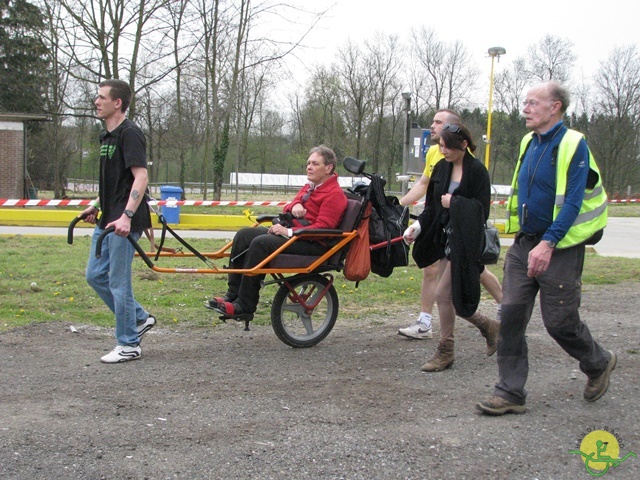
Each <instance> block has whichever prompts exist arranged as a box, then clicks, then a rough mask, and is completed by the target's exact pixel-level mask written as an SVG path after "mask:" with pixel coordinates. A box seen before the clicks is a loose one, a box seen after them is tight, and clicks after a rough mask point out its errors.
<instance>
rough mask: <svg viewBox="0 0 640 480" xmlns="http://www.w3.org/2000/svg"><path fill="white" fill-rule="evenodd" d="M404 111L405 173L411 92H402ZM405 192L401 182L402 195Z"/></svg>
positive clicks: (403, 147) (408, 146)
mask: <svg viewBox="0 0 640 480" xmlns="http://www.w3.org/2000/svg"><path fill="white" fill-rule="evenodd" d="M402 100H403V102H404V103H403V111H404V141H403V142H402V174H403V175H406V173H407V170H409V149H410V145H409V132H410V129H411V121H410V115H411V92H402ZM406 194H407V182H402V195H403V196H404V195H406Z"/></svg>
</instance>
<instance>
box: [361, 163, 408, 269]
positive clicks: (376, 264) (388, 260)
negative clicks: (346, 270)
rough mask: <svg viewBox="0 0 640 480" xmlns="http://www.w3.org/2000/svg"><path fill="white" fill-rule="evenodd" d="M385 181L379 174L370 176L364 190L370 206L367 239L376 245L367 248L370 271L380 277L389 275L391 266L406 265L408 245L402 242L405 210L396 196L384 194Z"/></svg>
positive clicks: (405, 222)
mask: <svg viewBox="0 0 640 480" xmlns="http://www.w3.org/2000/svg"><path fill="white" fill-rule="evenodd" d="M385 183H386V182H385V180H384V179H383V178H382V177H380V176H379V175H371V183H370V184H369V189H368V193H367V196H368V200H369V201H370V202H371V206H372V207H373V208H372V211H371V217H370V220H369V241H370V244H371V245H376V244H378V248H374V249H373V250H371V271H372V272H373V273H375V274H377V275H380V276H381V277H388V276H390V275H391V274H392V273H393V269H394V268H395V267H405V266H407V265H409V247H408V246H407V245H406V244H405V243H404V242H403V241H402V235H403V234H404V231H405V230H406V229H407V227H408V226H409V209H408V208H407V207H403V206H402V205H400V202H399V201H398V199H397V198H396V197H394V196H391V195H385V193H384V185H385ZM394 240H395V241H394ZM380 244H383V245H380Z"/></svg>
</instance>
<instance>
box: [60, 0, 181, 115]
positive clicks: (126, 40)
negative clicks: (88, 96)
mask: <svg viewBox="0 0 640 480" xmlns="http://www.w3.org/2000/svg"><path fill="white" fill-rule="evenodd" d="M58 1H59V2H60V6H61V7H62V10H63V11H64V15H61V16H60V21H61V23H63V24H64V28H62V29H61V30H60V34H61V35H63V36H64V37H65V40H64V41H62V42H61V48H62V49H63V53H64V55H66V56H68V57H69V58H70V59H71V64H72V66H73V69H72V70H71V72H70V73H72V74H73V75H76V76H77V77H78V78H80V79H82V80H84V81H87V82H91V83H95V82H96V81H98V80H100V79H102V78H122V77H125V78H126V79H127V81H128V82H129V84H130V85H131V88H132V89H133V90H134V91H137V90H141V89H142V88H144V87H145V86H147V85H151V84H154V83H157V82H159V81H161V80H162V79H163V78H164V77H166V76H167V75H168V74H170V73H171V71H172V70H173V67H172V66H170V65H169V66H167V65H166V59H167V57H170V55H171V53H172V52H171V50H170V49H165V48H164V45H165V42H163V41H162V40H163V39H164V38H165V35H166V29H165V28H163V27H161V25H160V24H159V22H158V17H159V15H161V13H162V12H164V11H165V10H163V8H164V5H165V4H166V3H167V2H168V0H139V1H138V2H128V1H126V0H58ZM65 46H66V47H65ZM143 72H144V73H143ZM138 84H140V85H138ZM135 115H136V106H135V96H134V99H133V101H132V104H131V106H130V107H129V116H130V117H131V118H134V117H135Z"/></svg>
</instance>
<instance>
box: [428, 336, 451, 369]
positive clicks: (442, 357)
mask: <svg viewBox="0 0 640 480" xmlns="http://www.w3.org/2000/svg"><path fill="white" fill-rule="evenodd" d="M454 359H455V357H454V355H453V340H445V341H444V342H442V341H441V342H440V343H438V348H437V349H436V353H435V355H434V356H433V357H431V360H429V361H428V362H427V363H425V364H424V365H422V368H421V370H422V371H423V372H441V371H442V370H445V369H447V368H449V367H450V366H451V365H452V364H453V361H454Z"/></svg>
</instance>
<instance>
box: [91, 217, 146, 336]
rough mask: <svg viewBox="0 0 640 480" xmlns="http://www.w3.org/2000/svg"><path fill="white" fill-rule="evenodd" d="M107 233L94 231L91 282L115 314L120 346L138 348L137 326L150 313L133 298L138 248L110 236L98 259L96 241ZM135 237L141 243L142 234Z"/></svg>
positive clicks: (123, 239)
mask: <svg viewBox="0 0 640 480" xmlns="http://www.w3.org/2000/svg"><path fill="white" fill-rule="evenodd" d="M103 231H104V230H103V229H101V228H99V227H97V226H96V228H95V229H94V231H93V237H92V238H91V252H90V253H89V262H88V263H87V272H86V277H87V283H88V284H89V285H91V287H92V288H93V289H94V290H95V291H96V293H97V294H98V295H99V296H100V298H101V299H102V301H103V302H104V303H105V304H106V305H107V307H109V309H110V310H111V311H112V312H113V313H114V314H115V316H116V332H115V335H116V340H117V342H118V345H130V346H136V345H138V344H139V343H140V341H139V339H138V329H137V323H138V322H142V321H144V320H146V319H147V317H148V316H149V313H148V312H147V311H146V310H145V309H144V308H142V306H141V305H140V304H139V303H138V302H137V301H136V299H135V298H134V297H133V286H132V284H131V263H132V262H133V256H134V254H135V249H134V248H133V245H131V243H130V242H129V240H127V239H126V238H124V237H119V236H118V235H116V234H115V233H110V234H109V235H107V236H106V237H105V239H104V241H103V242H102V252H101V256H100V258H96V242H97V241H98V237H99V236H100V234H102V232H103ZM131 237H132V238H133V239H134V240H136V241H137V240H138V238H140V233H139V232H138V233H134V232H132V233H131Z"/></svg>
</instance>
